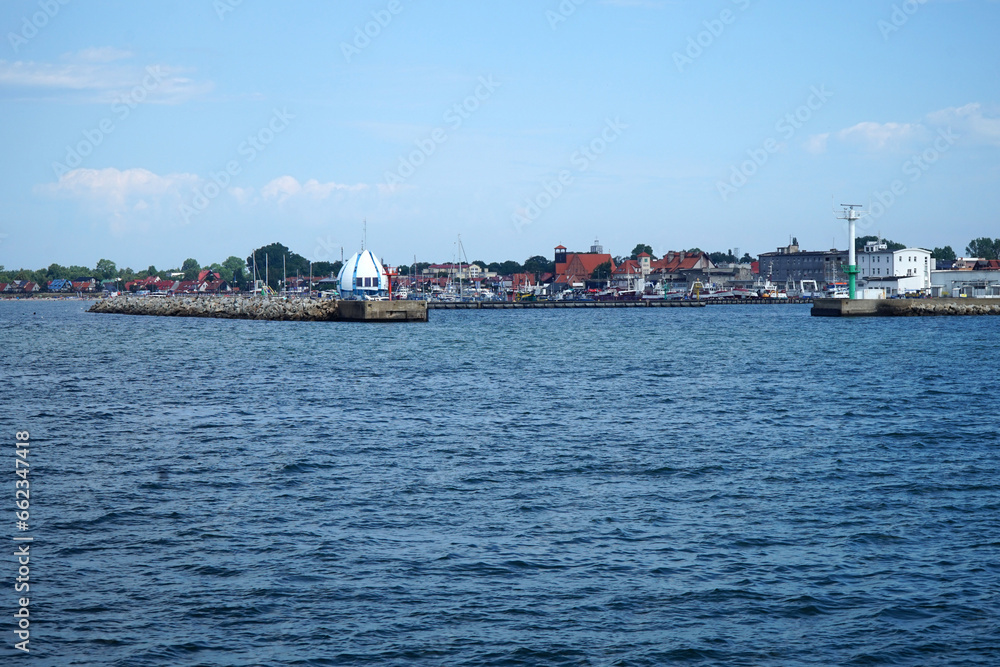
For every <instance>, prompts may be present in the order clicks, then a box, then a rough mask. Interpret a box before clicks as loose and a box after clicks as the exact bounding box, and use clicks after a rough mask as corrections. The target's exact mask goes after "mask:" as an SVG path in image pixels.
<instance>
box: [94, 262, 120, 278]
mask: <svg viewBox="0 0 1000 667" xmlns="http://www.w3.org/2000/svg"><path fill="white" fill-rule="evenodd" d="M94 273H96V274H97V277H98V278H100V279H101V280H109V279H111V278H114V277H115V275H116V274H117V273H118V267H117V266H115V263H114V262H112V261H111V260H110V259H101V260H98V262H97V266H96V267H94Z"/></svg>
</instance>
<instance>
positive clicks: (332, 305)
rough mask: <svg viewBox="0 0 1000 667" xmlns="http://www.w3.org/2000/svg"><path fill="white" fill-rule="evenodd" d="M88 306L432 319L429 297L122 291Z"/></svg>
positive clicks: (138, 311) (123, 310) (224, 315)
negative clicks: (138, 293)
mask: <svg viewBox="0 0 1000 667" xmlns="http://www.w3.org/2000/svg"><path fill="white" fill-rule="evenodd" d="M87 312H89V313H107V314H115V315H147V316H153V317H209V318H216V319H226V320H277V321H284V322H426V321H427V303H426V302H425V301H339V300H338V301H335V300H315V299H279V298H273V297H266V296H263V297H262V296H255V297H252V298H247V297H232V296H199V297H176V296H175V297H150V296H141V297H139V296H116V297H113V298H110V299H102V300H101V301H98V302H96V303H95V304H94V305H93V306H91V307H90V309H89V310H88V311H87Z"/></svg>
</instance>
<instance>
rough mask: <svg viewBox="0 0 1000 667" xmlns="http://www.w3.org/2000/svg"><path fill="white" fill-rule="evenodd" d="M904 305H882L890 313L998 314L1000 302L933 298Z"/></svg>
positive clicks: (889, 303)
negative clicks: (950, 300)
mask: <svg viewBox="0 0 1000 667" xmlns="http://www.w3.org/2000/svg"><path fill="white" fill-rule="evenodd" d="M904 303H905V304H906V307H898V306H896V304H894V303H892V302H888V303H887V305H886V306H885V307H884V308H885V310H886V311H887V312H888V313H889V314H891V315H903V316H906V315H914V316H916V315H1000V304H996V303H982V304H980V303H976V300H970V301H968V302H966V303H954V302H948V303H935V302H934V300H932V299H928V300H926V301H910V302H908V303H907V302H904Z"/></svg>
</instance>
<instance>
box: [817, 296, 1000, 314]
mask: <svg viewBox="0 0 1000 667" xmlns="http://www.w3.org/2000/svg"><path fill="white" fill-rule="evenodd" d="M812 315H813V316H816V317H880V316H881V317H920V316H942V315H1000V299H952V298H944V299H868V300H865V299H855V300H850V299H816V301H815V302H814V303H813V307H812Z"/></svg>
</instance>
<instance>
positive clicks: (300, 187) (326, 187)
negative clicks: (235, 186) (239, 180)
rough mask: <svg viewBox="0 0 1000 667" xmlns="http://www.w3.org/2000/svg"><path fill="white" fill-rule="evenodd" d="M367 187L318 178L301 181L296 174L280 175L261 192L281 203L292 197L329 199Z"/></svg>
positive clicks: (265, 196) (263, 195)
mask: <svg viewBox="0 0 1000 667" xmlns="http://www.w3.org/2000/svg"><path fill="white" fill-rule="evenodd" d="M367 189H368V186H367V185H365V184H363V183H359V184H358V185H343V184H340V183H334V182H330V183H320V182H319V181H317V180H316V179H310V180H308V181H306V182H305V183H299V181H298V179H296V178H295V177H294V176H280V177H278V178H276V179H274V180H273V181H271V182H270V183H268V184H267V185H265V186H264V187H263V188H261V191H260V194H261V196H262V197H263V198H264V199H269V200H274V199H276V200H278V202H279V203H281V202H284V201H286V200H288V199H290V198H292V197H309V198H312V199H327V198H328V197H330V196H331V195H333V194H343V193H351V192H360V191H362V190H367Z"/></svg>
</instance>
